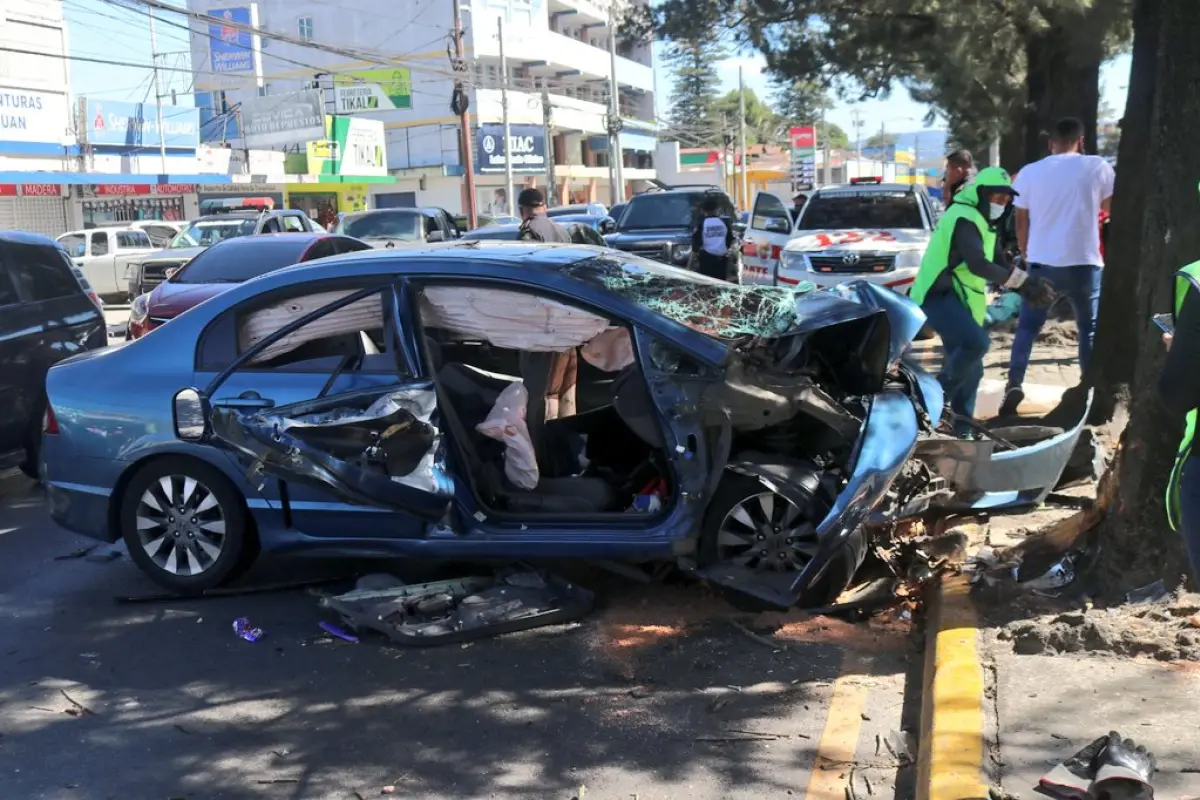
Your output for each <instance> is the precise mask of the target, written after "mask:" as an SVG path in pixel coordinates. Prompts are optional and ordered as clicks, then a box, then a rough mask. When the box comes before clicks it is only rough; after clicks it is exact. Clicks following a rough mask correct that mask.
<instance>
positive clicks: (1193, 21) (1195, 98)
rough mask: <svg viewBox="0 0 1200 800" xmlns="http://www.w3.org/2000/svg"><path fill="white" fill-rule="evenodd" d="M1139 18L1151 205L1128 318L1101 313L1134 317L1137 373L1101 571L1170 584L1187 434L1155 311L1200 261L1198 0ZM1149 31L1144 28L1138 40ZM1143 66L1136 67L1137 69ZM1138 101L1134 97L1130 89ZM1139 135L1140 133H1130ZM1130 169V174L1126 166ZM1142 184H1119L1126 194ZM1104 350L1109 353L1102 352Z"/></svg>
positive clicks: (1159, 7) (1119, 583) (1113, 577)
mask: <svg viewBox="0 0 1200 800" xmlns="http://www.w3.org/2000/svg"><path fill="white" fill-rule="evenodd" d="M1146 6H1147V8H1143V9H1141V10H1140V13H1139V22H1140V24H1141V25H1142V26H1143V27H1144V26H1146V25H1151V26H1153V27H1154V28H1155V29H1156V30H1157V32H1158V37H1159V39H1158V41H1159V45H1160V46H1159V47H1158V52H1157V58H1156V59H1155V69H1156V76H1157V77H1156V81H1155V86H1156V88H1155V92H1154V102H1153V114H1152V116H1151V120H1150V126H1149V128H1150V130H1149V133H1150V136H1149V139H1148V141H1146V140H1143V141H1141V142H1138V141H1136V140H1135V141H1133V142H1131V143H1130V146H1131V147H1133V146H1137V147H1145V148H1146V171H1145V173H1144V176H1143V178H1142V179H1143V180H1144V181H1145V182H1146V202H1145V205H1144V207H1143V213H1142V215H1141V216H1142V220H1143V227H1142V242H1141V251H1140V260H1139V261H1140V263H1139V264H1138V276H1139V280H1138V282H1137V287H1136V288H1137V291H1136V293H1131V294H1130V295H1127V296H1126V303H1125V306H1124V309H1123V311H1122V312H1121V313H1118V314H1116V315H1111V313H1110V316H1108V317H1104V316H1103V315H1102V316H1101V318H1100V320H1101V322H1100V324H1101V326H1110V325H1122V326H1124V321H1123V320H1122V319H1121V318H1122V317H1123V316H1132V317H1133V320H1134V326H1135V330H1136V337H1137V338H1136V353H1135V364H1136V366H1135V368H1134V372H1133V384H1132V387H1133V391H1132V396H1131V404H1130V420H1129V426H1128V428H1127V429H1126V431H1125V434H1124V436H1123V446H1122V450H1121V453H1120V456H1119V459H1118V463H1119V467H1118V469H1119V472H1118V473H1117V479H1118V488H1117V508H1116V511H1115V513H1114V514H1112V515H1110V517H1109V519H1108V520H1107V522H1106V523H1105V525H1104V526H1103V527H1102V529H1101V537H1100V542H1101V546H1102V548H1103V555H1102V557H1101V569H1102V572H1101V575H1102V576H1104V577H1107V578H1108V579H1109V580H1110V588H1116V587H1121V588H1124V587H1127V586H1128V585H1130V584H1134V583H1139V582H1141V581H1144V580H1146V579H1148V578H1152V577H1163V578H1165V579H1167V580H1168V581H1173V580H1175V579H1177V578H1179V577H1180V576H1182V575H1185V574H1186V572H1187V566H1186V565H1187V561H1186V556H1185V554H1184V552H1183V548H1182V541H1181V539H1180V537H1179V536H1178V534H1175V533H1173V532H1172V531H1171V530H1170V527H1169V526H1168V524H1167V519H1166V512H1165V510H1164V508H1163V505H1164V501H1163V495H1164V493H1165V489H1166V485H1167V477H1168V474H1169V472H1170V467H1171V463H1172V461H1173V460H1174V456H1175V448H1176V445H1177V444H1178V440H1179V437H1180V434H1181V431H1182V421H1181V420H1178V419H1172V418H1170V416H1169V415H1167V414H1165V413H1164V412H1163V408H1162V406H1161V405H1160V403H1159V402H1158V397H1157V393H1156V387H1157V383H1158V374H1159V370H1160V369H1161V366H1162V360H1163V355H1164V350H1163V346H1162V342H1161V338H1160V335H1159V332H1158V329H1157V328H1155V327H1154V326H1153V325H1151V324H1148V323H1149V318H1150V315H1151V313H1152V312H1155V311H1166V310H1168V309H1169V308H1170V307H1171V298H1172V274H1173V272H1174V271H1175V270H1177V269H1178V268H1179V267H1181V266H1183V265H1185V264H1188V263H1190V262H1192V261H1195V260H1196V259H1197V258H1198V257H1200V225H1198V224H1197V217H1198V216H1200V205H1198V204H1197V196H1196V180H1197V176H1200V148H1197V147H1196V146H1195V132H1196V131H1197V130H1200V92H1197V91H1196V87H1197V86H1200V59H1197V58H1195V57H1194V53H1195V43H1196V41H1200V3H1197V2H1196V0H1161V2H1152V3H1147V4H1146ZM1140 35H1142V34H1141V33H1140V32H1139V36H1140ZM1135 69H1136V68H1135ZM1130 94H1131V97H1132V96H1134V92H1133V91H1132V87H1131V92H1130ZM1131 138H1133V137H1131ZM1121 169H1122V170H1123V171H1124V170H1126V169H1128V167H1127V166H1126V165H1125V164H1122V165H1121ZM1133 180H1136V178H1132V179H1130V180H1128V181H1126V182H1125V183H1123V184H1122V190H1123V191H1124V190H1128V189H1129V188H1130V187H1131V185H1132V183H1131V181H1133ZM1100 352H1103V351H1100Z"/></svg>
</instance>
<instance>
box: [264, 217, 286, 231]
mask: <svg viewBox="0 0 1200 800" xmlns="http://www.w3.org/2000/svg"><path fill="white" fill-rule="evenodd" d="M262 232H263V233H282V231H281V230H280V229H279V219H278V218H277V217H272V218H271V219H269V220H267V221H266V222H264V223H263V228H262Z"/></svg>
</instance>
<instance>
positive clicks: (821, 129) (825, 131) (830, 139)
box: [816, 122, 850, 150]
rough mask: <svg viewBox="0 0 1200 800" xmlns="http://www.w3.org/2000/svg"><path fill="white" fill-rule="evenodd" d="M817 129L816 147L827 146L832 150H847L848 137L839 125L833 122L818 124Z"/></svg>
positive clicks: (848, 146)
mask: <svg viewBox="0 0 1200 800" xmlns="http://www.w3.org/2000/svg"><path fill="white" fill-rule="evenodd" d="M816 128H817V146H818V147H825V146H829V147H831V148H833V149H834V150H849V149H850V137H849V136H847V135H846V132H845V131H844V130H842V128H841V126H840V125H837V124H836V123H833V122H818V123H817V125H816Z"/></svg>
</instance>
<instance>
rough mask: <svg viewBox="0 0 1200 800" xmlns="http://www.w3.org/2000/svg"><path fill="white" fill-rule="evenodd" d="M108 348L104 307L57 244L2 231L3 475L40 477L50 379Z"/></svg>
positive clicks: (0, 425) (0, 366)
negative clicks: (84, 355) (63, 366)
mask: <svg viewBox="0 0 1200 800" xmlns="http://www.w3.org/2000/svg"><path fill="white" fill-rule="evenodd" d="M107 344H108V332H107V328H106V326H105V324H104V313H103V311H102V310H101V305H100V299H99V298H98V297H97V296H96V294H95V292H93V291H92V289H91V286H89V285H88V282H87V279H86V278H84V277H83V272H82V270H80V269H79V268H78V267H76V266H75V265H74V264H72V262H71V259H70V258H68V257H67V253H66V251H64V250H63V249H62V248H61V247H60V246H59V245H57V244H56V243H55V242H54V241H52V240H50V239H48V238H46V237H45V236H39V235H37V234H33V233H22V232H17V231H0V470H5V469H8V468H10V467H14V466H19V467H20V468H21V469H22V470H23V471H24V472H25V473H26V474H27V475H29V476H31V477H37V465H38V447H39V446H40V444H41V440H42V433H41V432H42V417H43V415H44V412H45V408H46V396H45V390H44V386H45V384H46V371H47V370H48V369H49V368H50V367H51V365H53V364H55V363H56V362H58V361H61V360H62V359H64V358H67V357H69V356H72V355H74V354H76V353H80V352H83V351H85V350H92V349H95V348H100V347H104V346H105V345H107Z"/></svg>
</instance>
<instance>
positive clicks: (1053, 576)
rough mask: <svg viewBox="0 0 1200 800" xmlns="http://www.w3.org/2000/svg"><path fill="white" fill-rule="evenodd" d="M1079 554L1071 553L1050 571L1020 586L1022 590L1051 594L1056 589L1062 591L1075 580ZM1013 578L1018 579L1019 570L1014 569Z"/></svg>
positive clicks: (1052, 566)
mask: <svg viewBox="0 0 1200 800" xmlns="http://www.w3.org/2000/svg"><path fill="white" fill-rule="evenodd" d="M1078 557H1079V556H1078V554H1077V553H1074V552H1071V553H1067V554H1066V555H1065V556H1063V557H1062V558H1060V559H1059V560H1058V561H1056V562H1054V563H1053V564H1052V565H1051V566H1050V569H1048V570H1046V571H1045V572H1044V573H1042V574H1041V575H1039V576H1038V577H1036V578H1032V579H1031V580H1027V581H1023V582H1021V583H1020V584H1019V585H1020V587H1021V588H1022V589H1029V590H1030V591H1034V592H1049V591H1053V590H1055V589H1061V588H1062V587H1064V586H1066V585H1067V584H1069V583H1071V582H1072V581H1074V580H1075V561H1076V559H1077V558H1078ZM1013 577H1014V578H1017V569H1016V568H1014V569H1013Z"/></svg>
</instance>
